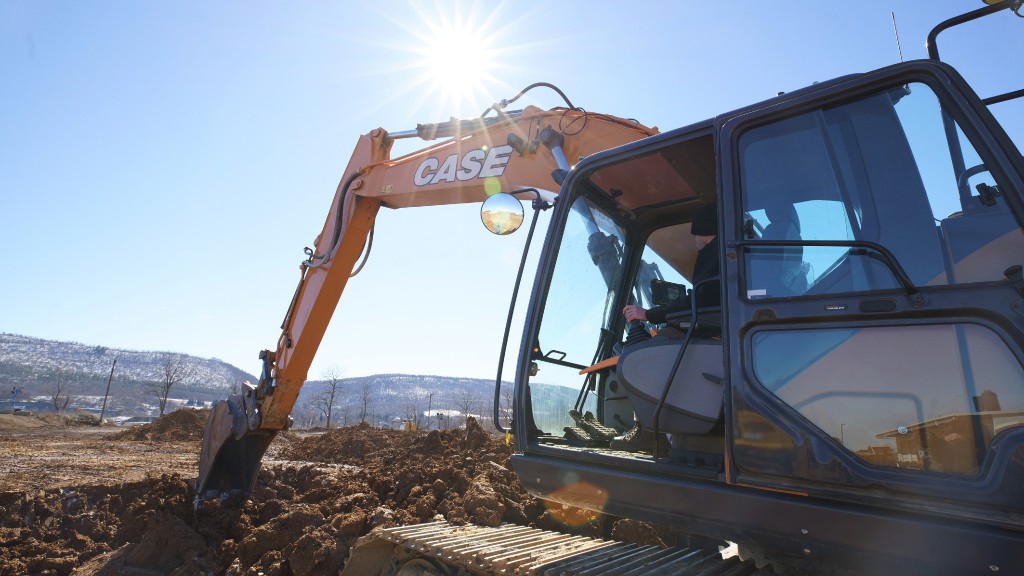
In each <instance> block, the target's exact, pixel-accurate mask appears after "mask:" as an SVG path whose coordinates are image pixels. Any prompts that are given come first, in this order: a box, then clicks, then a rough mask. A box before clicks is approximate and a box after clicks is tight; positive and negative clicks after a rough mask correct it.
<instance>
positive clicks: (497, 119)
mask: <svg viewBox="0 0 1024 576" xmlns="http://www.w3.org/2000/svg"><path fill="white" fill-rule="evenodd" d="M539 86H551V85H549V84H544V83H540V84H534V85H532V86H530V87H528V88H526V89H524V90H523V92H521V93H520V94H519V95H517V96H516V97H514V98H512V99H510V100H508V101H503V102H500V103H497V104H495V105H494V106H492V107H491V108H489V109H488V111H487V112H488V113H490V112H491V111H494V112H495V114H494V115H492V116H487V115H485V116H483V117H481V118H479V119H474V120H455V119H452V120H451V121H449V122H444V123H440V124H427V125H419V126H417V127H416V130H415V131H408V132H402V133H388V132H387V131H386V130H384V129H381V128H378V129H375V130H372V131H371V132H370V133H369V134H366V135H364V136H362V137H360V139H359V142H358V143H357V144H356V148H355V151H354V152H353V153H352V158H351V160H350V161H349V164H348V167H347V168H346V169H345V173H344V176H343V178H342V181H341V183H340V184H339V186H338V189H337V192H336V193H335V196H334V201H333V202H332V204H331V208H330V210H329V212H328V216H327V221H326V222H325V223H324V228H323V230H322V231H321V233H320V235H319V236H317V238H316V241H315V242H314V248H313V249H307V256H308V258H307V259H306V260H305V261H304V262H302V267H301V269H302V277H301V279H300V280H299V285H298V287H297V288H296V291H295V296H294V297H293V298H292V302H291V304H290V305H289V306H288V311H287V313H286V315H285V319H284V323H283V324H282V326H281V328H282V332H281V336H280V338H279V339H278V342H277V349H276V350H264V351H262V352H261V353H260V359H261V360H262V361H263V370H262V373H261V375H260V380H259V382H258V383H257V384H256V385H254V386H253V385H248V386H247V389H246V390H244V391H243V393H242V394H239V395H233V396H232V397H231V398H230V399H228V400H227V401H225V402H220V403H218V404H217V405H216V407H215V408H214V413H213V415H212V417H211V419H210V422H209V425H208V427H207V434H206V437H205V438H206V441H205V442H204V443H203V447H202V453H201V457H200V473H199V484H198V486H199V489H200V492H201V493H205V492H209V491H215V492H217V491H224V490H239V489H241V490H244V491H248V489H249V488H251V487H252V484H253V482H254V481H255V477H256V473H257V471H258V470H259V466H260V459H261V458H262V456H263V453H264V451H265V450H266V448H267V446H268V445H269V443H270V441H271V440H272V439H273V438H274V435H275V434H276V433H277V432H279V431H280V430H283V429H285V428H286V427H288V425H289V415H290V414H291V411H292V407H293V406H294V404H295V401H296V398H297V397H298V394H299V389H300V388H301V387H302V385H303V383H304V382H305V381H306V377H307V373H308V371H309V366H310V364H311V363H312V361H313V357H314V355H315V354H316V351H317V348H318V347H319V345H320V341H321V340H322V338H323V336H324V333H325V331H326V330H327V325H328V324H329V322H330V319H331V316H332V315H333V313H334V309H335V307H336V306H337V303H338V300H339V298H340V297H341V293H342V291H343V290H344V289H345V285H346V284H347V283H348V280H349V278H350V277H351V276H352V275H353V270H355V269H356V265H357V260H358V259H359V256H360V254H361V253H362V252H363V250H364V248H365V247H367V245H368V241H370V240H372V232H373V223H374V219H375V218H376V215H377V211H378V210H379V209H380V207H381V206H385V207H388V208H412V207H419V206H437V205H445V204H459V203H479V202H482V201H484V200H485V199H487V198H488V197H489V196H491V195H494V194H495V193H498V192H510V191H517V190H531V191H533V190H536V191H538V193H539V192H540V191H544V196H546V197H547V198H548V199H553V198H554V197H555V195H556V193H557V187H558V183H557V182H555V181H554V180H553V179H552V174H553V173H555V174H558V173H560V172H558V171H563V172H564V171H568V169H569V164H568V161H567V158H582V157H585V156H589V155H591V154H594V153H597V152H600V151H602V150H608V149H610V148H614V147H616V146H620V145H622V144H626V143H628V142H633V141H636V140H639V139H641V138H645V137H648V136H651V135H653V134H656V133H657V130H656V129H652V128H648V127H646V126H643V125H641V124H639V123H638V122H635V121H632V120H624V119H621V118H616V117H613V116H608V115H604V114H593V113H588V112H586V111H584V110H582V109H578V108H575V107H573V106H572V103H571V102H570V101H569V100H568V99H567V98H566V103H567V104H568V107H567V108H555V109H552V110H548V111H543V110H540V109H537V108H534V107H527V108H525V109H523V110H518V111H506V110H505V108H506V107H507V106H508V105H509V104H511V103H513V102H515V101H516V100H517V99H518V98H520V97H521V96H522V95H523V94H524V93H525V92H527V91H529V90H531V89H534V88H537V87H539ZM551 87H552V88H553V89H555V90H558V89H557V88H555V87H553V86H551ZM558 92H559V94H562V93H561V91H560V90H558ZM563 97H564V95H563ZM401 138H422V139H424V140H434V139H438V138H443V139H444V141H442V142H441V143H439V144H437V145H433V146H429V147H427V148H425V149H423V150H420V151H417V152H415V153H412V154H408V155H406V156H402V157H400V158H396V159H391V158H389V154H390V150H391V147H392V145H393V143H394V141H395V140H396V139H401Z"/></svg>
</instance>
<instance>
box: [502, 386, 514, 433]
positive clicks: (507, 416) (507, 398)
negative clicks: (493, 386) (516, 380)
mask: <svg viewBox="0 0 1024 576" xmlns="http://www.w3.org/2000/svg"><path fill="white" fill-rule="evenodd" d="M503 384H505V386H502V387H501V419H502V421H503V424H504V425H506V426H511V425H512V407H513V406H514V405H515V404H514V403H515V390H514V389H513V388H512V386H511V385H508V383H507V382H503Z"/></svg>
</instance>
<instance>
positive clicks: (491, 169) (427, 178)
mask: <svg viewBox="0 0 1024 576" xmlns="http://www.w3.org/2000/svg"><path fill="white" fill-rule="evenodd" d="M512 152H513V150H512V147H511V146H509V145H507V144H505V145H503V146H493V147H491V148H477V149H475V150H470V151H469V152H466V153H465V154H463V155H462V158H461V159H460V158H459V155H458V154H452V155H451V156H449V157H447V158H445V159H444V162H442V161H440V160H439V159H437V158H436V157H434V156H431V157H430V158H427V159H426V160H424V161H423V162H421V163H420V165H419V166H418V167H417V168H416V173H415V174H413V177H412V179H413V182H415V183H416V185H417V186H429V185H431V184H439V183H441V182H449V183H450V182H455V181H460V182H466V181H468V180H472V179H474V178H491V177H494V176H501V175H502V174H504V173H505V168H506V167H508V161H509V159H511V158H512Z"/></svg>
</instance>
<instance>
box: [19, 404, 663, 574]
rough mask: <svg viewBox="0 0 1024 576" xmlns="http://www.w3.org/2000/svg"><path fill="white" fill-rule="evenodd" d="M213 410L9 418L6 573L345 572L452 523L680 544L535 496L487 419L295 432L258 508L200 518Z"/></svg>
mask: <svg viewBox="0 0 1024 576" xmlns="http://www.w3.org/2000/svg"><path fill="white" fill-rule="evenodd" d="M207 414H208V413H207V412H204V411H190V410H179V411H177V412H173V413H171V414H168V415H166V416H164V417H162V418H160V419H158V420H156V421H155V422H153V423H151V424H146V425H143V426H137V427H134V428H129V429H117V428H113V429H111V428H99V427H94V426H84V425H81V423H75V422H66V421H65V422H47V421H41V420H38V419H36V421H38V422H41V424H39V425H36V423H35V422H34V421H33V420H31V418H32V417H27V416H8V417H7V418H3V417H0V576H13V575H20V574H39V575H48V576H49V575H69V574H73V575H76V576H79V575H91V574H97V575H110V576H113V575H126V576H149V575H158V574H170V575H175V576H184V575H193V574H195V575H199V574H204V575H205V574H217V575H221V574H225V575H243V574H244V575H252V576H256V575H258V574H263V575H266V576H271V575H281V576H288V575H294V576H306V575H310V576H312V575H321V574H337V571H338V570H339V569H340V568H341V567H342V566H343V565H344V562H345V560H346V559H347V558H348V555H349V549H350V547H351V546H352V545H353V544H354V543H355V541H356V540H357V539H358V538H359V537H360V536H362V535H365V534H367V533H368V532H369V531H370V530H372V529H373V528H374V527H377V526H397V525H403V524H412V523H417V522H424V521H430V520H433V519H436V518H439V517H443V518H444V519H447V520H448V521H450V522H453V523H457V524H462V523H467V522H472V523H476V524H481V525H487V526H493V525H497V524H499V523H502V522H511V523H517V524H523V525H530V526H535V527H538V528H543V529H550V530H559V531H562V532H570V533H574V534H584V535H589V536H611V537H615V538H617V539H620V540H625V541H628V542H636V543H643V544H647V543H660V542H661V540H662V539H663V538H664V537H665V535H664V533H663V532H662V531H660V530H657V529H655V528H653V527H651V526H648V525H645V524H642V523H638V522H632V521H625V520H616V519H613V518H610V517H607V516H604V515H600V514H596V513H592V512H586V511H583V510H579V509H575V508H570V507H565V506H560V505H553V504H546V503H544V502H542V501H540V500H537V499H535V498H533V497H532V496H530V495H529V494H527V493H526V492H525V491H524V490H523V488H522V486H521V485H520V483H519V481H518V479H517V478H516V477H515V475H514V474H513V473H512V472H511V470H510V468H509V456H510V455H511V449H510V448H509V447H508V446H506V445H505V443H504V442H503V438H500V437H497V436H494V435H492V434H488V433H487V432H485V431H484V430H483V429H482V428H481V427H480V426H479V425H478V424H477V423H476V422H475V421H473V420H470V422H469V423H468V425H467V427H466V429H465V430H447V431H430V432H426V431H417V432H407V431H398V430H381V429H376V428H372V427H370V426H367V425H360V426H355V427H347V428H340V429H335V430H331V431H328V432H321V433H310V432H286V433H282V434H279V435H278V437H277V438H276V439H275V440H274V442H273V443H272V444H271V446H270V449H269V450H268V452H267V455H266V457H265V458H264V460H263V468H262V470H261V471H260V474H259V476H258V478H257V482H256V488H255V489H254V490H253V493H252V494H251V495H250V497H249V498H247V499H243V498H232V499H227V500H221V501H218V500H216V499H210V500H207V501H205V502H202V503H200V505H199V507H198V509H195V508H194V500H195V490H194V487H193V483H194V480H195V474H196V468H197V464H198V453H199V446H200V443H201V437H202V430H203V426H204V424H205V420H206V417H207ZM0 416H2V415H0ZM12 418H14V419H17V420H15V421H13V422H11V421H10V420H11V419H12Z"/></svg>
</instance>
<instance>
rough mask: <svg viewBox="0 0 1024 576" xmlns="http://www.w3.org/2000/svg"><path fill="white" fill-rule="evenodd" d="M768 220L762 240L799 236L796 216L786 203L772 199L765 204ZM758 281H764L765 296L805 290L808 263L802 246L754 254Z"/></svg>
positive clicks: (792, 293) (797, 293) (796, 237)
mask: <svg viewBox="0 0 1024 576" xmlns="http://www.w3.org/2000/svg"><path fill="white" fill-rule="evenodd" d="M765 216H766V217H767V218H768V221H769V224H768V226H766V227H765V229H764V234H763V235H762V237H761V238H762V239H764V240H802V239H803V238H801V236H800V216H799V215H797V213H796V207H795V206H793V204H789V203H775V204H771V205H769V206H767V207H766V208H765ZM757 268H758V273H757V275H756V276H755V278H757V281H758V284H759V285H766V286H765V288H766V289H767V292H768V296H796V295H800V294H803V293H804V292H806V291H807V271H808V266H807V265H806V264H805V263H804V249H803V246H787V247H784V248H772V249H770V250H765V251H764V253H762V254H761V255H759V257H758V266H757Z"/></svg>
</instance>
